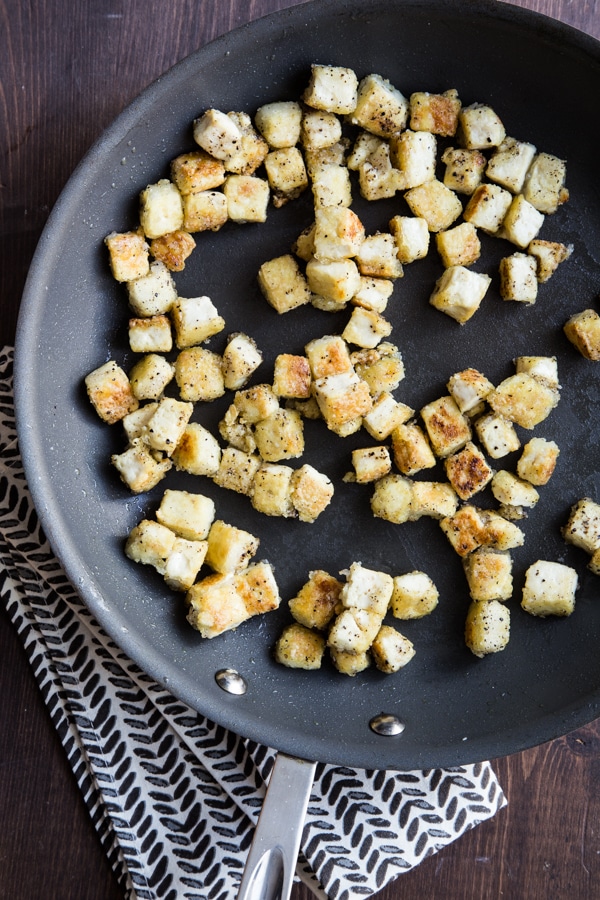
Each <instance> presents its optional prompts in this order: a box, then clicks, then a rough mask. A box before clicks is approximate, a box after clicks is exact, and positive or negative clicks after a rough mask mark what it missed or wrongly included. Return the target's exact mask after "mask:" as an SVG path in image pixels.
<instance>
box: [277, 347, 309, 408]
mask: <svg viewBox="0 0 600 900" xmlns="http://www.w3.org/2000/svg"><path fill="white" fill-rule="evenodd" d="M311 382H312V376H311V372H310V364H309V362H308V359H307V358H306V356H298V355H296V354H293V353H279V354H278V355H277V356H276V357H275V364H274V367H273V392H274V393H275V395H276V396H277V397H284V398H287V399H292V398H297V399H300V400H306V399H308V398H309V397H310V396H311Z"/></svg>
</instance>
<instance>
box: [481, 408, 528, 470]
mask: <svg viewBox="0 0 600 900" xmlns="http://www.w3.org/2000/svg"><path fill="white" fill-rule="evenodd" d="M475 431H476V432H477V437H478V438H479V440H480V441H481V443H482V444H483V448H484V450H485V452H486V453H487V455H488V456H490V457H491V458H492V459H501V457H503V456H507V455H508V454H509V453H513V452H514V451H515V450H518V449H519V447H520V446H521V441H520V439H519V435H518V434H517V432H516V430H515V427H514V425H513V423H512V422H509V421H508V419H505V418H504V416H499V415H496V414H495V413H487V414H486V415H485V416H481V418H479V419H477V420H476V421H475Z"/></svg>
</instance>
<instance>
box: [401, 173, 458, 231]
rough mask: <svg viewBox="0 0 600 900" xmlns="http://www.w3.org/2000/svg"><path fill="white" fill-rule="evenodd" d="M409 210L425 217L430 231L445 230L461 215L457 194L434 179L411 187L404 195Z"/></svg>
mask: <svg viewBox="0 0 600 900" xmlns="http://www.w3.org/2000/svg"><path fill="white" fill-rule="evenodd" d="M404 199H405V200H406V202H407V203H408V206H409V208H410V210H411V212H412V213H413V214H414V215H415V216H419V217H420V218H422V219H425V221H426V222H427V227H428V228H429V230H430V231H432V232H434V233H435V232H438V231H445V230H446V229H447V228H450V226H451V225H452V223H453V222H454V221H455V220H456V219H458V217H459V216H460V215H461V213H462V211H463V208H462V203H461V202H460V200H459V198H458V196H457V195H456V194H455V193H454V191H451V190H450V188H448V187H446V185H445V184H443V182H441V181H438V180H437V179H434V180H432V181H427V182H425V184H421V185H419V186H418V187H414V188H411V189H410V190H409V191H407V192H406V194H405V195H404Z"/></svg>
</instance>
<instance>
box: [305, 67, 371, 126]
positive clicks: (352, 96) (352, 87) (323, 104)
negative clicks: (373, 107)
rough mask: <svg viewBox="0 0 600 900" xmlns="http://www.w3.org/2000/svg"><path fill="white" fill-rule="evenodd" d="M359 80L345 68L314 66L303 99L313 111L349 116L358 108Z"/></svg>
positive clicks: (351, 71) (350, 70) (352, 72)
mask: <svg viewBox="0 0 600 900" xmlns="http://www.w3.org/2000/svg"><path fill="white" fill-rule="evenodd" d="M357 95H358V78H357V77H356V74H355V72H354V71H353V70H352V69H347V68H345V67H344V66H322V65H312V66H311V73H310V80H309V82H308V85H307V87H306V90H305V91H304V93H303V94H302V99H303V100H304V102H305V103H306V105H307V106H311V107H313V109H324V110H327V111H328V112H332V113H337V114H338V115H348V114H349V113H352V112H353V111H354V109H355V107H356V101H357Z"/></svg>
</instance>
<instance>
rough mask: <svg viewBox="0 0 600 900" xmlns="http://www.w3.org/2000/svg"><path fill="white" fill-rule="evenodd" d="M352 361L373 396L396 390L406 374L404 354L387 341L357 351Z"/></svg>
mask: <svg viewBox="0 0 600 900" xmlns="http://www.w3.org/2000/svg"><path fill="white" fill-rule="evenodd" d="M352 361H353V365H354V369H355V372H356V374H357V375H358V376H359V378H361V379H362V381H364V382H366V384H367V385H368V387H369V390H370V392H371V395H372V396H373V397H378V396H379V395H380V394H381V393H383V392H384V391H388V392H390V393H391V392H392V391H394V390H396V388H397V387H398V385H399V384H400V382H401V381H402V379H403V378H404V375H405V370H404V361H403V359H402V354H401V353H400V351H399V350H398V348H397V347H396V345H395V344H390V343H388V342H387V341H383V342H382V343H380V344H379V345H378V346H377V347H375V348H373V349H372V350H368V349H367V350H364V349H363V350H358V351H355V352H354V353H353V354H352ZM363 415H367V413H364V414H363Z"/></svg>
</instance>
